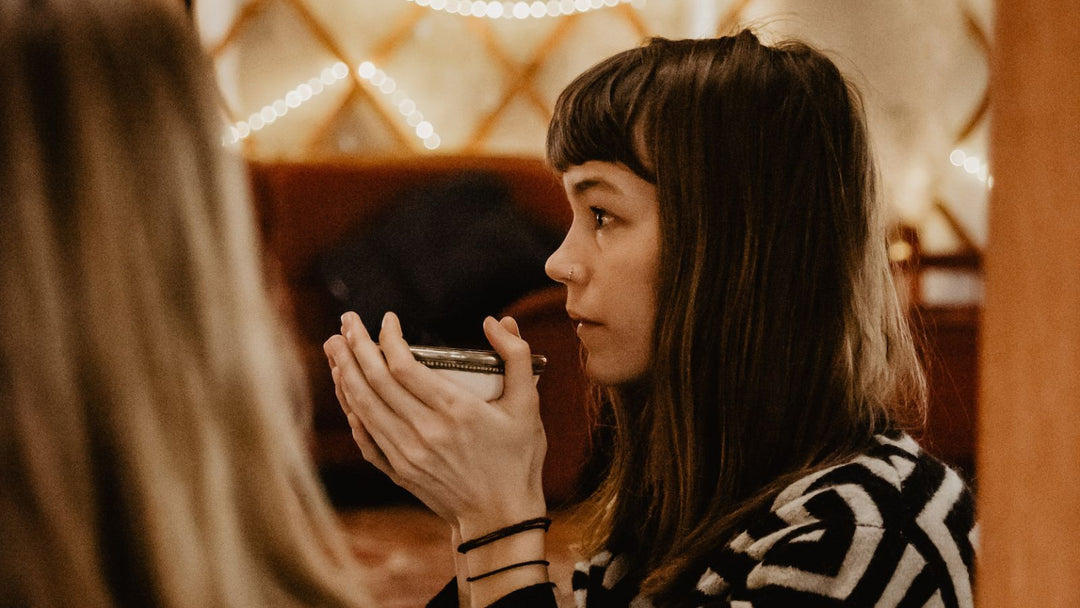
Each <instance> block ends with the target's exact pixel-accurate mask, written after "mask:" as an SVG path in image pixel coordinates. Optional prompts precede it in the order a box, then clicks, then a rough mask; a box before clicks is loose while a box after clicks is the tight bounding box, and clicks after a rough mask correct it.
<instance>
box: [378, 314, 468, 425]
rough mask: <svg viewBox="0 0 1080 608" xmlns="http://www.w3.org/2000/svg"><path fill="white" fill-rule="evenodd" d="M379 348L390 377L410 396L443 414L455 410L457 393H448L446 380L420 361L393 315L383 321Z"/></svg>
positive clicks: (385, 317) (388, 315)
mask: <svg viewBox="0 0 1080 608" xmlns="http://www.w3.org/2000/svg"><path fill="white" fill-rule="evenodd" d="M379 347H380V348H381V349H382V353H383V356H384V357H385V358H386V365H387V367H388V368H389V370H390V375H391V376H393V378H394V380H396V381H397V382H399V383H400V384H401V386H402V387H404V388H405V390H406V391H408V392H409V394H411V395H413V396H414V397H416V399H418V400H419V401H420V402H422V403H424V404H427V405H428V406H429V407H432V408H434V409H436V410H439V411H444V410H445V409H446V408H447V407H453V401H454V393H453V392H452V391H450V390H448V385H447V382H446V379H445V378H443V377H441V376H439V375H438V374H437V373H436V372H435V371H434V370H431V369H428V368H427V367H425V366H424V365H423V364H421V363H419V362H417V361H416V358H415V357H413V354H412V351H410V350H409V345H408V343H406V342H405V339H404V338H403V337H402V335H401V322H400V321H399V320H398V317H397V315H395V314H394V313H392V312H388V313H386V315H385V316H384V317H383V323H382V330H381V331H380V332H379Z"/></svg>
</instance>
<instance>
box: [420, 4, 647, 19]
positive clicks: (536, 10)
mask: <svg viewBox="0 0 1080 608" xmlns="http://www.w3.org/2000/svg"><path fill="white" fill-rule="evenodd" d="M644 1H645V0H547V1H546V2H545V1H544V0H532V1H531V2H529V1H526V0H501V1H499V0H490V1H489V0H409V2H412V3H414V4H416V5H418V6H426V7H428V8H430V9H432V10H436V11H442V12H446V13H451V14H454V15H461V16H463V17H486V18H488V19H542V18H544V17H562V16H564V15H573V14H576V13H587V12H589V11H595V10H600V9H603V8H611V7H614V6H618V5H620V4H633V5H634V6H640V5H642V4H644Z"/></svg>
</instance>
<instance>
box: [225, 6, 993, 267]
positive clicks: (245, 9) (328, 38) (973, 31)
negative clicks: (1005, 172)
mask: <svg viewBox="0 0 1080 608" xmlns="http://www.w3.org/2000/svg"><path fill="white" fill-rule="evenodd" d="M311 1H313V0H251V1H249V2H247V3H246V4H244V5H243V6H242V7H241V8H240V10H239V12H238V13H237V15H236V17H235V19H234V20H233V22H232V24H231V25H230V27H229V29H228V31H227V32H226V34H225V35H224V36H223V37H222V39H221V40H220V41H219V42H218V43H217V44H216V45H215V46H214V47H213V48H211V49H210V53H211V55H212V57H214V58H215V59H218V58H220V57H221V56H222V55H223V54H224V53H225V51H226V50H227V49H228V48H229V47H230V46H232V45H233V44H236V42H237V40H238V39H239V37H240V35H241V34H242V32H243V31H244V29H245V28H247V27H249V26H250V25H251V23H252V22H253V20H254V19H255V18H256V17H257V16H258V15H259V14H260V13H262V12H263V11H264V10H265V9H266V8H267V7H269V6H270V5H271V4H272V3H274V2H278V3H283V4H284V5H286V6H288V7H289V8H290V9H291V10H292V11H293V12H294V13H295V14H296V15H297V16H298V17H299V21H300V22H301V24H302V25H303V26H304V27H305V28H306V29H307V30H308V31H309V32H310V33H311V35H312V38H313V39H314V40H315V41H316V42H317V43H318V44H319V45H320V46H321V47H322V48H324V49H325V50H326V51H327V52H328V53H329V54H330V55H331V56H332V57H334V58H336V59H337V60H338V61H341V62H343V63H344V64H345V65H347V66H350V67H351V68H355V66H356V65H357V63H358V60H359V59H361V58H358V57H353V56H350V54H349V53H348V52H347V51H346V50H345V46H344V45H342V44H341V43H340V42H339V41H338V39H337V37H336V36H335V33H334V31H333V30H332V29H331V28H329V27H327V25H326V24H325V23H323V22H322V21H321V20H320V19H319V18H318V16H317V15H316V12H315V11H313V10H312V9H311V7H310V5H309V3H310V2H311ZM717 1H723V0H717ZM753 1H754V0H729V1H728V2H727V5H726V6H725V8H724V11H723V13H722V14H721V15H720V17H719V18H718V19H717V23H716V27H715V28H714V31H715V32H716V33H717V35H723V34H728V33H731V32H732V31H733V30H734V29H736V27H737V26H738V24H739V23H740V22H742V20H743V17H744V14H745V12H746V10H747V8H749V7H750V6H751V5H752V4H753ZM955 1H956V2H957V3H958V5H959V10H960V13H961V15H962V18H963V22H964V28H965V32H966V34H967V35H968V36H969V37H970V39H971V41H972V43H973V44H974V45H975V46H976V47H977V48H978V49H979V51H980V52H981V53H982V54H983V56H984V57H986V58H987V61H989V54H990V44H991V43H990V38H989V35H988V34H987V32H986V31H985V29H984V28H983V27H982V25H981V24H980V23H979V21H978V19H977V18H976V17H975V15H974V14H973V12H972V10H971V8H970V7H969V6H968V5H967V3H966V1H965V0H955ZM430 10H431V9H429V8H425V7H421V6H419V5H418V4H413V3H409V8H407V9H405V10H403V11H402V13H401V14H400V16H399V17H398V19H397V21H396V22H394V23H393V24H392V25H391V26H390V27H389V28H387V30H386V32H385V34H383V35H382V36H381V37H380V38H379V39H378V40H376V41H374V42H373V44H372V45H371V47H370V51H369V55H368V57H366V59H370V60H371V61H373V62H376V63H380V64H381V63H385V62H386V61H388V60H390V59H392V58H393V57H394V56H395V55H396V54H397V53H399V52H401V51H402V50H403V49H404V48H405V47H406V45H407V44H409V41H410V40H411V38H412V35H413V32H414V31H415V29H416V28H417V26H418V25H419V24H420V22H421V20H422V19H423V18H424V17H425V16H426V15H428V14H429V11H430ZM606 10H610V11H611V12H612V13H613V14H615V15H617V16H618V18H620V19H623V20H624V21H625V22H626V23H627V24H628V25H629V26H630V28H631V29H632V30H633V31H634V32H635V34H636V35H637V36H638V37H639V38H641V39H643V38H645V37H646V36H648V35H649V33H650V31H649V28H648V27H647V25H646V24H645V23H644V21H643V19H642V17H641V15H640V14H639V13H638V12H637V10H636V9H635V8H633V7H632V6H631V5H629V4H619V5H617V6H615V7H612V8H610V9H606ZM583 17H584V15H583V14H573V15H567V16H564V17H561V18H559V20H558V22H557V23H556V24H555V26H554V27H553V28H552V29H551V31H549V32H548V33H547V35H546V36H545V37H544V38H543V39H542V40H541V41H540V42H539V43H538V44H537V45H536V46H535V47H534V48H533V49H532V51H531V52H530V53H529V54H528V55H527V56H526V57H524V58H521V59H518V58H515V57H514V55H513V54H512V53H511V52H509V51H508V49H507V48H506V46H505V44H504V43H503V42H502V41H501V40H500V39H499V37H498V36H496V35H495V31H494V28H493V27H492V25H491V22H490V21H489V20H488V19H482V18H472V17H461V18H463V19H467V20H468V27H467V28H466V31H468V32H469V33H470V35H472V36H475V37H476V38H477V40H478V41H479V42H480V43H481V45H482V46H483V48H484V50H485V53H486V54H487V57H488V59H489V60H490V61H491V62H492V65H493V66H494V67H495V69H498V70H499V71H501V72H502V74H503V76H504V78H503V83H504V84H503V88H502V90H501V92H500V95H499V98H498V102H497V103H496V104H495V105H494V106H493V107H492V108H491V109H490V110H487V111H485V112H484V113H483V115H481V116H479V117H478V119H477V121H476V123H475V126H474V127H473V129H472V131H471V132H470V133H469V135H468V137H467V139H466V141H465V142H464V144H463V145H462V146H461V148H460V149H461V150H462V151H463V152H466V153H479V152H482V151H483V149H484V147H485V145H486V144H487V142H488V140H489V138H490V136H491V134H492V132H493V130H494V128H495V126H496V125H497V124H498V122H499V120H500V119H501V118H502V116H503V115H504V114H505V113H506V112H507V111H508V108H510V107H511V106H512V105H513V102H514V101H515V100H517V99H519V98H521V99H524V100H525V101H526V102H527V105H528V107H530V108H531V109H532V111H534V112H536V113H537V114H539V115H540V116H541V117H542V119H543V120H544V121H546V120H547V119H548V117H549V116H550V113H551V108H550V107H548V104H547V102H545V97H544V95H542V94H541V90H540V88H539V86H538V83H537V75H538V73H540V72H541V69H542V68H543V66H544V64H545V61H546V59H547V57H550V56H552V54H553V51H554V50H555V49H556V48H557V47H559V45H561V44H563V43H564V41H565V40H566V39H567V38H568V36H569V35H570V33H571V32H572V31H573V30H574V29H575V28H576V27H579V24H580V21H581V19H582V18H583ZM347 86H348V87H349V88H348V91H347V93H346V94H345V95H343V96H342V97H341V98H340V99H339V101H338V102H337V105H336V106H335V107H334V108H333V109H332V110H331V111H330V112H329V113H328V114H327V115H326V116H325V117H324V119H323V120H322V121H321V122H320V124H318V125H317V126H316V127H315V128H314V129H313V130H312V131H311V133H310V135H309V137H308V138H307V139H306V141H305V144H304V148H305V152H306V153H309V154H310V153H313V152H315V149H316V146H317V144H318V142H320V141H323V140H324V139H325V137H326V136H327V134H329V133H330V131H331V130H332V129H334V128H335V126H336V125H337V124H338V123H339V119H340V118H341V116H342V115H343V114H344V113H345V112H348V111H349V109H350V108H352V107H353V106H354V104H364V105H365V106H367V107H368V108H370V109H371V110H372V112H373V114H374V116H375V117H376V118H377V120H378V121H379V122H380V123H381V124H382V126H384V127H385V130H386V131H387V132H388V133H390V134H391V137H392V140H393V142H394V144H395V146H396V147H397V148H398V149H399V151H401V152H402V153H416V152H418V151H419V149H418V140H417V138H415V137H414V136H413V134H412V132H411V130H410V128H409V127H408V125H406V124H404V123H403V121H402V120H401V119H400V117H398V116H396V113H395V112H394V111H391V110H388V109H387V108H386V106H385V102H384V101H382V100H381V99H380V98H379V95H378V94H375V93H373V92H372V89H371V88H370V87H369V86H368V85H367V84H365V83H364V82H363V81H362V80H361V79H360V78H359V77H358V76H357V75H356V72H355V70H354V69H350V70H349V77H348V79H347ZM989 100H990V96H989V90H986V91H984V92H983V94H982V95H981V97H980V99H979V101H978V102H977V103H976V104H975V106H974V107H973V108H972V110H971V112H970V113H969V114H968V116H967V118H966V119H965V120H964V121H963V123H962V124H961V125H960V127H959V128H958V129H957V132H956V134H955V136H954V142H955V143H956V144H957V145H959V144H960V143H962V142H963V141H964V140H966V139H967V138H968V137H970V136H971V135H972V134H973V133H974V132H975V130H976V129H977V128H978V127H979V126H980V125H981V124H983V123H984V122H985V120H986V117H987V114H988V112H989V106H990V101H989ZM221 103H222V106H223V107H224V109H225V111H226V113H227V114H228V115H229V116H230V117H231V118H232V119H233V120H234V121H235V120H239V119H240V118H241V117H242V116H243V114H242V113H241V112H240V110H239V109H238V108H234V107H230V105H229V103H228V101H227V100H226V99H224V98H222V99H221ZM254 144H255V137H254V135H253V136H252V137H250V138H248V139H246V140H245V146H247V151H248V152H250V151H252V149H253V146H254ZM932 210H933V212H934V213H938V214H940V215H941V216H942V217H943V218H944V220H945V222H946V224H947V225H948V226H949V228H950V229H951V231H952V232H953V233H954V235H955V236H956V238H957V240H958V241H959V242H960V243H961V247H962V249H963V253H964V254H965V255H969V254H975V255H978V253H979V252H978V246H977V244H976V242H975V240H974V239H973V238H972V237H971V236H970V234H968V232H967V230H966V229H965V228H964V226H963V224H962V223H961V222H960V221H959V220H958V219H957V217H956V216H955V214H954V213H953V212H952V211H951V210H950V208H949V206H948V205H947V204H946V203H945V202H944V201H941V200H935V201H934V204H933V205H932Z"/></svg>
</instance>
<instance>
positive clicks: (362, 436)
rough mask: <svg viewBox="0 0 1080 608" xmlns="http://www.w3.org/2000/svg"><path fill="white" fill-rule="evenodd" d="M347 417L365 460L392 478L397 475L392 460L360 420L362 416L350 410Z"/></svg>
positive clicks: (353, 436) (354, 438) (354, 439)
mask: <svg viewBox="0 0 1080 608" xmlns="http://www.w3.org/2000/svg"><path fill="white" fill-rule="evenodd" d="M345 417H346V418H347V419H348V421H349V429H351V430H352V438H353V441H355V442H356V445H357V447H359V448H360V453H361V454H363V456H364V460H366V461H368V462H370V463H371V464H373V465H375V467H376V468H378V469H379V470H380V471H382V472H383V473H386V474H387V475H389V476H390V477H391V478H393V477H395V474H394V473H395V472H394V468H393V467H392V466H390V460H389V459H388V458H387V457H386V454H385V453H383V451H382V449H381V448H380V447H379V445H378V444H377V443H375V440H374V439H372V437H371V434H370V433H368V430H367V429H366V428H364V423H363V422H361V421H360V417H359V416H357V415H356V414H354V413H352V412H348V413H347V414H346V415H345Z"/></svg>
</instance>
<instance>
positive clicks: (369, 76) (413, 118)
mask: <svg viewBox="0 0 1080 608" xmlns="http://www.w3.org/2000/svg"><path fill="white" fill-rule="evenodd" d="M356 75H357V76H358V77H359V78H360V79H361V80H364V81H367V82H368V83H370V84H371V86H373V87H374V88H376V89H378V90H379V92H380V93H382V94H383V95H387V96H390V101H391V104H392V105H393V106H394V107H395V108H397V110H398V112H400V113H401V114H402V116H404V117H405V121H406V123H408V125H409V126H410V127H413V129H414V131H415V133H416V136H417V137H418V138H419V139H420V140H422V141H423V142H424V147H425V148H427V149H429V150H435V149H437V148H438V147H439V146H440V145H442V139H441V138H440V137H439V135H438V133H436V132H435V127H434V126H433V125H432V124H431V123H430V122H429V121H427V120H424V116H423V114H421V113H420V111H419V110H418V109H417V108H416V102H415V101H413V100H412V99H410V98H409V97H408V96H407V95H405V93H404V92H403V91H401V90H400V89H398V87H397V81H395V80H394V79H393V78H391V77H389V76H387V75H386V72H384V71H383V70H381V69H379V68H377V67H375V64H373V63H372V62H370V61H365V62H363V63H361V64H360V65H359V66H357V67H356ZM348 77H349V66H347V65H345V63H344V62H341V61H339V62H337V63H335V64H333V65H330V66H327V67H325V68H323V69H322V70H321V71H320V72H319V75H318V76H315V77H312V78H309V79H308V80H307V81H306V82H302V83H300V84H298V85H296V87H294V88H293V89H292V90H290V91H288V92H287V93H285V95H283V96H282V97H281V98H280V99H277V100H275V101H274V102H272V103H270V104H267V105H265V106H263V107H262V109H260V110H259V111H258V112H254V113H252V114H251V115H250V116H248V118H247V120H241V121H238V122H236V123H235V124H233V125H230V126H229V129H228V134H227V135H226V136H225V137H224V138H223V139H222V144H223V145H229V144H235V143H237V142H239V141H240V140H243V139H247V138H248V137H250V136H251V134H252V133H254V132H256V131H260V130H262V129H264V128H265V127H266V126H268V125H271V124H273V123H275V122H277V120H278V119H279V118H282V117H284V116H285V115H287V114H288V113H289V112H290V111H291V110H295V109H296V108H299V107H300V106H302V105H304V104H305V103H307V102H308V101H311V100H312V99H314V98H315V97H318V96H319V95H321V94H322V93H323V91H325V90H326V89H327V88H328V87H332V86H334V85H336V84H337V83H339V82H341V81H342V80H345V79H346V78H348Z"/></svg>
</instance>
